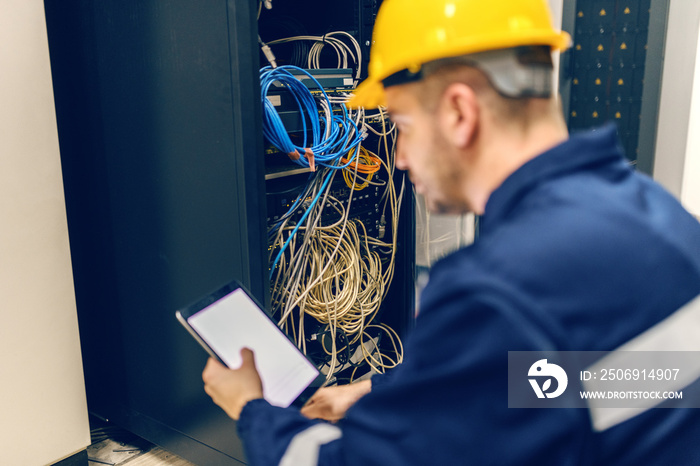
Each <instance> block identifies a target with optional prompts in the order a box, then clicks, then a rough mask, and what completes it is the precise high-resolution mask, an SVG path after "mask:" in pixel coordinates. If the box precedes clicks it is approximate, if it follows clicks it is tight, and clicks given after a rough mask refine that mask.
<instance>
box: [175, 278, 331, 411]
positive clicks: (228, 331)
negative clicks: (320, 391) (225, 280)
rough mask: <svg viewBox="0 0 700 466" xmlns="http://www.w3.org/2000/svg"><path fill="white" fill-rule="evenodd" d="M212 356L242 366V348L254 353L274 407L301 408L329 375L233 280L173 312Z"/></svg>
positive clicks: (265, 388) (256, 363)
mask: <svg viewBox="0 0 700 466" xmlns="http://www.w3.org/2000/svg"><path fill="white" fill-rule="evenodd" d="M175 315H176V317H177V319H178V320H179V321H180V323H181V324H182V325H183V326H184V327H185V328H186V329H187V330H188V331H189V332H190V334H191V335H192V336H193V337H194V338H195V340H197V342H199V344H200V345H202V347H203V348H204V349H205V350H206V351H207V352H208V353H209V355H210V356H212V357H213V358H215V359H217V360H219V361H220V362H221V363H223V364H224V365H226V366H228V367H229V368H232V369H236V368H238V367H240V366H241V363H242V360H241V354H240V353H241V349H242V348H250V349H251V350H253V352H254V353H255V365H256V367H257V369H258V373H259V374H260V378H261V380H262V385H263V396H264V398H265V399H266V400H267V401H268V402H269V403H270V404H271V405H274V406H280V407H283V408H286V407H288V406H291V405H294V406H297V407H300V406H302V405H303V404H304V403H305V402H306V400H308V398H309V397H310V396H311V395H312V394H313V393H314V392H315V391H316V389H317V388H318V387H320V386H321V385H322V384H323V382H324V380H325V377H324V376H323V375H321V373H320V372H319V371H318V369H316V367H315V366H314V364H313V363H312V362H311V361H310V360H309V359H308V358H307V357H306V356H305V355H304V353H302V352H301V351H300V350H299V349H298V348H297V347H296V345H295V344H294V343H293V342H292V340H290V339H289V337H288V336H287V335H286V334H285V333H284V332H282V330H280V329H279V327H277V325H276V324H275V323H274V322H273V321H272V319H270V317H269V316H268V315H267V313H266V312H265V311H263V309H262V307H261V306H260V305H259V304H258V303H257V302H256V301H255V300H254V299H253V298H252V297H251V296H250V295H249V294H248V293H247V292H246V291H245V290H244V289H243V288H242V287H241V285H240V283H238V282H236V281H234V282H232V283H229V284H228V285H226V286H224V287H222V288H220V289H219V290H217V291H215V292H213V293H211V294H209V295H208V296H206V297H204V298H202V299H200V300H199V301H197V302H196V303H194V304H192V305H190V306H187V307H186V308H184V309H180V310H178V311H177V312H176V313H175Z"/></svg>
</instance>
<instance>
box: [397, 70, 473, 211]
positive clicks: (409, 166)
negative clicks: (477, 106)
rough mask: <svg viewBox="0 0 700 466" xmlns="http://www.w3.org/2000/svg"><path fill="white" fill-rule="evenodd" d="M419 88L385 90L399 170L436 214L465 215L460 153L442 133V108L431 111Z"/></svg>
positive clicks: (411, 85)
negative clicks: (406, 172) (393, 125)
mask: <svg viewBox="0 0 700 466" xmlns="http://www.w3.org/2000/svg"><path fill="white" fill-rule="evenodd" d="M417 86H418V85H416V84H407V85H399V86H391V87H389V88H387V89H386V90H385V95H386V101H387V107H388V109H389V114H390V116H391V119H392V121H393V122H394V123H396V126H397V128H398V140H397V142H396V167H397V168H398V169H400V170H408V173H409V176H410V178H411V181H412V182H413V185H414V186H415V189H416V191H417V192H418V193H419V194H422V195H423V196H424V197H425V199H426V201H427V205H428V208H429V209H430V210H431V211H432V212H434V213H464V212H467V211H468V210H469V209H468V207H467V205H466V204H465V202H464V200H463V199H462V196H463V189H462V179H463V177H462V175H461V174H462V173H463V167H462V164H461V162H462V161H461V159H460V157H459V156H458V152H457V151H456V150H455V148H453V147H452V146H451V145H450V144H449V141H448V140H447V138H445V136H444V134H443V133H442V132H441V131H440V127H439V121H440V112H441V110H440V107H439V106H438V108H437V109H436V110H435V111H432V112H431V111H428V110H427V109H426V108H425V106H424V105H422V104H421V102H420V101H419V98H420V92H419V91H418V89H419V87H417Z"/></svg>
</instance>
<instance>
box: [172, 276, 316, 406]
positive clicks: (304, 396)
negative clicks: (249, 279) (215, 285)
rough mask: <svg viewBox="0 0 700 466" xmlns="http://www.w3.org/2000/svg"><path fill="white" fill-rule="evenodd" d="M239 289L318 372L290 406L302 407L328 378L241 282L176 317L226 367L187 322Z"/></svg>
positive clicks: (209, 295) (221, 289) (180, 311)
mask: <svg viewBox="0 0 700 466" xmlns="http://www.w3.org/2000/svg"><path fill="white" fill-rule="evenodd" d="M239 289H240V290H242V291H243V292H244V293H245V294H246V295H247V296H248V298H250V300H251V301H252V302H253V303H255V305H256V306H257V308H258V310H259V311H260V312H261V313H262V314H263V315H265V317H266V318H267V319H268V320H269V321H270V322H272V324H273V325H274V327H275V328H276V329H277V331H278V332H279V333H280V334H282V335H283V336H284V337H285V338H287V339H288V340H289V341H290V342H291V343H292V346H293V347H294V348H295V349H296V350H297V351H298V352H299V354H300V355H302V356H303V357H304V358H305V359H306V360H307V361H309V363H310V364H311V366H312V367H314V368H315V369H316V371H317V372H318V375H317V376H316V378H315V379H314V380H313V381H312V382H311V383H310V384H309V385H308V386H307V387H306V388H305V389H304V390H303V391H302V392H301V393H300V394H299V395H298V396H297V398H296V399H295V400H294V401H293V402H292V403H291V404H290V406H294V407H297V408H300V407H302V406H303V405H304V404H305V403H306V402H307V401H308V399H309V398H311V396H312V395H313V394H314V393H315V392H316V390H318V389H319V388H320V387H321V386H323V385H324V383H325V381H326V376H325V375H323V373H321V371H320V370H319V369H318V367H316V364H314V362H313V361H312V360H311V359H309V357H308V356H306V355H305V354H304V353H303V352H302V351H301V350H299V348H298V347H297V345H296V343H294V341H293V340H292V339H291V338H290V337H289V335H287V334H286V333H285V332H283V331H282V329H280V328H279V327H278V326H277V323H276V322H275V321H274V320H273V319H272V318H271V317H270V315H269V314H268V313H267V312H266V311H265V308H264V307H263V306H262V305H261V304H260V302H259V301H258V300H257V299H255V297H254V296H252V295H251V294H250V293H249V292H248V290H246V289H245V287H243V285H241V283H240V282H238V281H237V280H233V281H231V282H229V283H227V284H226V285H224V286H222V287H221V288H219V289H217V290H216V291H213V292H211V293H209V294H208V295H206V296H204V297H203V298H201V299H199V300H198V301H196V302H194V303H192V304H190V305H188V306H185V307H184V308H182V309H179V310H178V311H176V312H175V317H176V318H177V320H178V321H179V322H180V324H182V326H183V327H185V329H186V330H187V331H188V332H189V334H190V335H191V336H192V337H193V338H194V339H195V340H196V341H197V343H199V344H200V346H201V347H202V348H204V350H205V351H206V352H207V353H208V354H209V356H211V357H213V358H214V359H216V360H217V361H219V362H220V363H222V364H224V365H226V363H224V362H223V360H222V359H221V357H219V355H217V354H216V351H215V350H214V349H213V348H211V347H210V346H209V345H208V344H207V343H206V341H205V340H204V339H203V338H202V337H201V336H200V335H199V333H197V331H196V330H195V329H194V328H193V327H192V326H191V325H190V323H189V322H188V321H187V319H189V318H190V317H192V316H193V315H195V314H197V313H198V312H200V311H202V310H203V309H205V308H206V307H208V306H211V305H212V304H214V303H215V302H217V301H218V300H220V299H222V298H224V297H226V296H228V295H229V294H231V293H233V292H235V291H236V290H239Z"/></svg>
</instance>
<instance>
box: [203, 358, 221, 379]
mask: <svg viewBox="0 0 700 466" xmlns="http://www.w3.org/2000/svg"><path fill="white" fill-rule="evenodd" d="M221 369H225V366H224V365H223V364H221V363H220V362H219V361H217V360H216V359H214V358H209V359H208V360H207V365H206V366H204V371H202V380H203V381H204V383H207V382H208V381H211V379H212V377H214V374H216V373H217V372H218V371H219V370H221Z"/></svg>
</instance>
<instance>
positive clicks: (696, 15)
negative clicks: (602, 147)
mask: <svg viewBox="0 0 700 466" xmlns="http://www.w3.org/2000/svg"><path fill="white" fill-rule="evenodd" d="M699 31H700V2H699V1H698V0H671V2H670V5H669V11H668V29H667V32H666V46H665V53H664V69H663V78H662V84H661V101H660V104H659V124H658V128H657V136H656V154H655V160H654V179H656V180H657V181H658V182H659V183H661V184H662V185H664V186H665V187H666V189H668V190H669V191H671V193H673V194H674V195H676V196H677V197H678V198H679V199H681V202H683V204H684V205H685V207H686V208H687V209H688V210H690V211H691V212H692V213H693V214H695V215H696V216H698V215H700V192H699V191H698V189H697V185H698V183H700V173H699V171H698V170H699V168H698V167H700V141H698V136H697V132H698V126H697V125H698V124H699V122H700V110H699V107H698V106H699V105H700V94H698V93H699V92H700V88H699V87H700V75H698V73H699V72H700V68H697V66H698V65H697V64H696V61H697V57H698V54H699V53H700V46H699V44H698V39H699V34H698V32H699Z"/></svg>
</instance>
